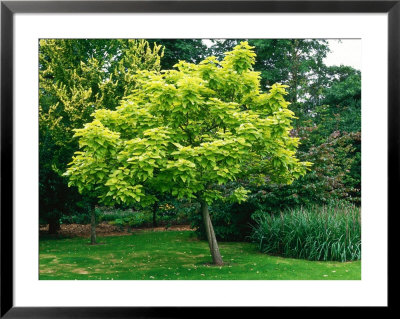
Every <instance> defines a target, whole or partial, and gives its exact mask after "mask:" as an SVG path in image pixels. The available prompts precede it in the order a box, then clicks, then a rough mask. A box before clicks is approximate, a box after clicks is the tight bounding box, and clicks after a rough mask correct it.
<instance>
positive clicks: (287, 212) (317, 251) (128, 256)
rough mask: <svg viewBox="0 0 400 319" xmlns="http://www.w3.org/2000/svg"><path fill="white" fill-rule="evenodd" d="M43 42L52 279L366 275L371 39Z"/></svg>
mask: <svg viewBox="0 0 400 319" xmlns="http://www.w3.org/2000/svg"><path fill="white" fill-rule="evenodd" d="M37 44H38V45H37V49H38V51H37V53H38V58H39V61H38V84H39V87H38V90H39V92H38V106H39V109H38V113H37V114H38V119H37V121H38V131H39V132H38V139H39V141H38V147H39V149H38V154H39V155H38V157H39V172H38V175H39V178H38V180H39V185H38V197H39V199H38V202H39V203H38V207H39V214H38V217H39V218H38V221H37V222H38V224H37V226H36V225H32V227H38V229H37V231H38V238H39V239H38V240H39V258H38V260H39V265H38V270H37V272H38V279H39V280H40V281H46V280H153V281H161V280H328V281H329V280H357V281H361V279H362V274H361V258H362V243H361V218H362V216H361V72H362V68H361V54H362V49H361V47H362V39H360V38H170V39H168V38H160V39H155V38H40V39H38V43H37ZM35 70H36V67H35ZM363 160H364V159H363ZM363 176H364V175H363ZM363 189H364V188H363ZM363 198H364V197H363ZM35 219H37V217H35ZM34 231H35V232H36V228H35V230H34ZM363 238H364V237H363ZM35 271H36V270H35Z"/></svg>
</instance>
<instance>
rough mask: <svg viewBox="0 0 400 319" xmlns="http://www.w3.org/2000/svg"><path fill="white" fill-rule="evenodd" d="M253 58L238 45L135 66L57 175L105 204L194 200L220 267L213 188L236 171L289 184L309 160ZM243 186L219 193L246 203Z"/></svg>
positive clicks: (277, 91) (279, 92)
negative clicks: (146, 67) (131, 79)
mask: <svg viewBox="0 0 400 319" xmlns="http://www.w3.org/2000/svg"><path fill="white" fill-rule="evenodd" d="M255 58H256V56H255V54H254V52H253V50H252V47H250V46H249V45H248V44H247V42H242V43H240V44H239V45H237V46H236V47H235V48H234V50H233V51H231V52H227V53H226V54H225V58H224V59H223V60H222V61H218V60H217V59H216V58H215V57H209V58H207V59H205V60H204V61H202V62H201V63H199V64H192V63H187V62H180V63H178V64H177V65H176V69H175V70H167V71H161V72H157V71H150V72H149V71H143V72H139V73H138V74H137V76H136V78H135V79H136V81H137V84H138V86H137V87H136V89H135V91H133V92H132V94H131V95H129V96H128V97H127V98H126V99H124V100H123V102H122V103H121V105H120V106H118V107H117V109H116V110H115V111H112V110H98V111H96V112H95V113H94V115H93V116H94V120H93V121H92V122H90V123H88V124H86V125H85V127H84V128H83V129H78V130H75V132H76V133H75V136H76V137H77V138H78V139H79V144H80V148H81V150H80V151H78V152H76V153H75V156H74V157H73V160H72V162H71V163H70V166H69V168H68V170H67V172H66V173H65V175H67V176H68V177H69V180H70V184H71V185H75V186H77V187H78V188H79V190H80V191H81V192H82V193H87V192H91V193H92V194H95V195H96V196H97V197H98V198H99V200H101V201H102V202H104V203H105V204H113V203H137V202H141V203H143V205H148V204H150V203H152V202H153V201H154V198H153V196H152V195H151V194H150V193H149V192H148V191H147V190H149V189H156V190H157V191H158V192H161V193H162V192H167V193H170V194H171V195H173V196H175V197H177V198H178V199H180V198H181V199H182V198H186V199H193V200H196V201H198V203H199V204H200V212H201V214H202V216H203V221H204V224H205V229H206V234H207V238H208V242H209V246H210V251H211V255H212V259H213V262H214V263H215V264H217V265H221V264H223V260H222V257H221V254H220V252H219V248H218V244H217V240H216V238H215V234H214V230H213V226H212V222H211V219H210V215H209V210H208V207H209V205H210V204H212V203H213V201H215V200H216V199H221V198H223V197H224V196H223V194H222V191H221V186H223V185H225V184H226V183H228V182H230V181H233V180H240V179H242V178H252V179H254V180H259V181H265V180H266V179H267V178H268V179H270V180H274V181H279V182H281V183H282V182H284V183H291V182H292V181H293V180H294V179H295V178H297V177H299V176H301V175H303V174H305V172H306V168H307V166H308V165H310V164H309V163H304V162H300V161H299V160H298V159H297V158H296V157H295V153H296V147H297V145H298V139H296V138H293V137H291V136H290V130H291V128H292V127H291V120H292V118H293V113H292V112H291V111H290V110H289V109H288V104H289V103H288V102H286V101H285V99H284V95H285V94H286V91H285V87H284V86H283V85H280V84H275V85H273V86H272V88H271V90H270V91H269V92H262V91H261V88H260V74H259V73H258V72H254V71H253V70H252V65H253V64H254V61H255ZM247 192H248V191H247V190H246V189H245V188H243V187H238V188H237V189H236V190H234V191H233V192H231V194H230V196H228V197H224V198H225V199H229V200H231V201H232V200H233V201H245V200H246V194H247Z"/></svg>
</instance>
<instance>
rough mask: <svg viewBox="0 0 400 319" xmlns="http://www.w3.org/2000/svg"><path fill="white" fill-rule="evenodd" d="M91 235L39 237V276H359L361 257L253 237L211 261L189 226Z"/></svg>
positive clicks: (223, 250) (222, 246)
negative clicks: (332, 256)
mask: <svg viewBox="0 0 400 319" xmlns="http://www.w3.org/2000/svg"><path fill="white" fill-rule="evenodd" d="M98 241H99V242H100V243H101V244H100V245H96V246H90V245H89V244H88V243H89V241H88V239H85V238H71V239H41V240H40V267H39V268H40V279H67V280H71V279H102V280H106V279H109V280H111V279H114V280H117V279H122V280H126V279H134V280H137V279H148V280H163V279H172V280H177V279H192V280H193V279H194V280H204V279H216V280H219V279H231V280H232V279H245V280H246V279H262V280H270V279H284V280H298V279H311V280H329V279H339V280H343V279H350V280H354V279H361V262H360V261H356V262H347V263H340V262H317V261H307V260H299V259H290V258H281V257H275V256H268V255H265V254H261V253H259V252H258V251H257V248H256V246H255V245H254V244H251V243H233V242H228V243H225V242H220V243H219V244H220V250H221V254H222V256H223V259H224V262H225V263H226V265H225V266H223V267H217V266H212V265H210V264H209V263H210V262H211V257H210V253H209V249H208V244H207V242H205V241H199V240H198V239H196V237H195V236H194V233H193V232H190V231H165V232H150V231H147V232H140V233H133V234H132V235H129V236H114V237H100V238H98Z"/></svg>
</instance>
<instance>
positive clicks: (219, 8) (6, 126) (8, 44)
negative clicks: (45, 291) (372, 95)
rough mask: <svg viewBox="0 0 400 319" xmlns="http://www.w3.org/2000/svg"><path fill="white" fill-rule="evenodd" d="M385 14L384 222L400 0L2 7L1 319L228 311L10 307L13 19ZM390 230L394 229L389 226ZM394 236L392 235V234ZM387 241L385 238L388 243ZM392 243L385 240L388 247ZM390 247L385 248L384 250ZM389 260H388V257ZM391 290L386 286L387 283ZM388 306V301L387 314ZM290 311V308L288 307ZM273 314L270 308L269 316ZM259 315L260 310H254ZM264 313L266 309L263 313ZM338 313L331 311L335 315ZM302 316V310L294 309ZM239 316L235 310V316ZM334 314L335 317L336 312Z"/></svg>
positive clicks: (393, 139)
mask: <svg viewBox="0 0 400 319" xmlns="http://www.w3.org/2000/svg"><path fill="white" fill-rule="evenodd" d="M108 12H109V13H126V12H139V13H142V12H143V13H145V12H158V13H172V12H174V13H178V12H179V13H191V12H196V13H200V12H246V13H256V12H270V13H387V14H388V36H389V38H388V44H389V47H388V66H389V69H388V76H389V77H388V115H389V116H388V129H389V131H388V172H387V173H388V205H389V206H388V207H389V209H388V217H389V223H388V224H389V225H390V224H391V223H390V220H392V217H391V216H392V215H395V213H398V211H399V210H398V209H397V203H396V197H398V189H399V186H400V183H399V176H400V174H399V163H400V158H399V154H400V148H399V145H400V125H399V124H398V121H399V120H400V116H399V115H400V103H399V102H400V32H399V31H400V0H395V1H377V0H375V1H374V0H372V1H368V0H359V1H344V0H342V1H321V0H316V1H314V0H307V1H278V0H275V1H271V0H269V1H263V0H259V1H220V0H216V1H187V0H186V1H1V219H0V221H1V281H0V285H1V313H0V317H1V318H3V316H4V317H5V318H57V317H58V318H132V317H134V318H135V317H138V318H145V317H146V318H161V317H163V318H178V317H188V318H191V317H192V316H194V314H195V315H196V316H199V315H201V314H207V313H208V315H207V316H210V315H218V316H221V315H223V316H227V315H228V313H227V310H228V309H226V308H218V309H213V310H212V311H210V310H209V309H205V308H202V309H196V310H195V311H194V310H193V309H189V308H184V307H170V308H130V307H119V308H115V307H101V308H99V307H86V308H79V307H65V308H59V307H34V308H25V307H14V303H13V245H12V243H13V231H12V229H13V216H12V215H13V214H12V212H13V54H14V52H13V19H14V14H15V13H108ZM392 224H393V223H392ZM390 234H392V232H390ZM388 239H389V238H388ZM389 242H390V241H389V240H388V243H389ZM388 247H389V246H388ZM388 257H389V255H388ZM388 286H389V282H388ZM390 305H391V302H390V298H389V300H388V307H384V308H387V309H389V308H390ZM291 308H292V310H294V309H293V307H291ZM273 309H274V308H269V309H268V310H267V311H268V312H270V311H272V310H273ZM258 310H260V309H258ZM261 310H263V311H265V309H263V308H262V309H261ZM335 310H338V309H333V311H335ZM295 311H296V312H305V311H307V309H305V308H296V310H295ZM235 312H236V313H237V310H235ZM335 312H336V311H335Z"/></svg>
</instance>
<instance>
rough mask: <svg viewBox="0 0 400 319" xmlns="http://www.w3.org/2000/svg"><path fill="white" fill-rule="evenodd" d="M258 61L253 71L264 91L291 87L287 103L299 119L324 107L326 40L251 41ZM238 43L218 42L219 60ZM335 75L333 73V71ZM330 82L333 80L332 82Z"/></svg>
mask: <svg viewBox="0 0 400 319" xmlns="http://www.w3.org/2000/svg"><path fill="white" fill-rule="evenodd" d="M248 41H249V44H250V45H252V46H254V48H255V53H256V55H257V59H256V61H255V64H254V70H256V71H259V72H260V75H261V87H262V88H265V87H270V86H271V85H273V84H274V83H282V84H285V85H288V95H287V98H286V99H287V100H288V101H289V102H291V103H292V106H291V110H292V111H293V112H294V113H295V115H296V117H298V118H300V119H303V118H308V117H309V114H311V113H310V111H311V112H312V111H313V110H314V108H315V107H316V106H318V105H320V104H321V98H322V97H323V90H324V88H325V87H326V86H327V85H328V84H329V83H327V82H328V77H327V76H326V75H327V72H328V70H327V67H326V66H325V65H324V63H323V59H324V58H325V57H326V55H327V53H328V52H329V47H328V43H327V41H326V40H320V39H250V40H248ZM237 42H238V40H234V39H226V40H219V41H215V43H214V45H213V46H212V47H211V50H212V51H213V53H214V54H215V55H217V56H219V55H221V52H224V51H226V50H227V49H230V48H232V47H234V46H235V45H236V44H237ZM330 71H331V72H330V73H329V74H330V75H334V74H335V71H334V69H331V70H330ZM329 79H331V78H329Z"/></svg>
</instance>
